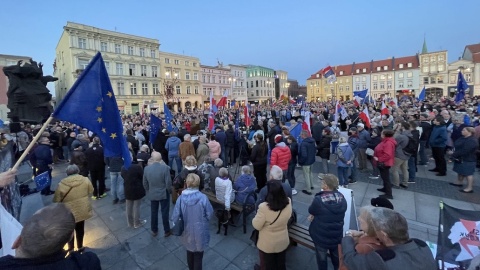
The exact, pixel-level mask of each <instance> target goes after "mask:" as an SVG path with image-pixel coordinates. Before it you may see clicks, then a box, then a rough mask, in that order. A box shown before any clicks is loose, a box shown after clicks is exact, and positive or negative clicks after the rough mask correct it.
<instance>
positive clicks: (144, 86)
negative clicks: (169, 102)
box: [142, 83, 148, 95]
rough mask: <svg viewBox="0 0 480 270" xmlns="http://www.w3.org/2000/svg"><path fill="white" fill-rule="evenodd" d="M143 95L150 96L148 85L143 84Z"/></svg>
mask: <svg viewBox="0 0 480 270" xmlns="http://www.w3.org/2000/svg"><path fill="white" fill-rule="evenodd" d="M142 95H148V84H147V83H142Z"/></svg>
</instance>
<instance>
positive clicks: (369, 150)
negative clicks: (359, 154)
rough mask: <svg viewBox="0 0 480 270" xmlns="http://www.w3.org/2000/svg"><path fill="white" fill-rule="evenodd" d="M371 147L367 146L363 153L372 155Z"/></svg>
mask: <svg viewBox="0 0 480 270" xmlns="http://www.w3.org/2000/svg"><path fill="white" fill-rule="evenodd" d="M373 152H374V151H373V149H372V148H367V150H365V154H367V155H369V156H373Z"/></svg>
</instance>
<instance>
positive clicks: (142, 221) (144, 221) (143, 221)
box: [133, 219, 147, 229]
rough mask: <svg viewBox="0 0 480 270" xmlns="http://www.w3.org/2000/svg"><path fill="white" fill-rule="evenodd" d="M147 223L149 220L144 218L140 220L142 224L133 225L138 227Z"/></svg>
mask: <svg viewBox="0 0 480 270" xmlns="http://www.w3.org/2000/svg"><path fill="white" fill-rule="evenodd" d="M145 223H147V220H146V219H143V220H140V224H137V225H135V226H133V227H134V228H135V229H138V228H140V227H142V226H143V225H145Z"/></svg>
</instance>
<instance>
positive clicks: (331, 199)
mask: <svg viewBox="0 0 480 270" xmlns="http://www.w3.org/2000/svg"><path fill="white" fill-rule="evenodd" d="M345 211H347V201H346V200H345V197H343V194H342V193H340V192H338V191H321V192H319V193H317V194H315V198H314V199H313V201H312V204H311V205H310V207H309V208H308V213H310V214H311V215H313V221H312V222H311V223H310V227H309V228H308V231H309V232H310V236H311V237H312V240H313V242H314V243H315V244H316V245H319V246H320V247H323V248H337V246H338V244H340V242H341V241H342V237H343V219H344V218H345Z"/></svg>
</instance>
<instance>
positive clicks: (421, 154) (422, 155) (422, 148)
mask: <svg viewBox="0 0 480 270" xmlns="http://www.w3.org/2000/svg"><path fill="white" fill-rule="evenodd" d="M426 145H427V141H420V150H418V156H419V158H420V162H419V165H425V164H427V162H428V159H427V153H425V147H426ZM409 166H410V165H409Z"/></svg>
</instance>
